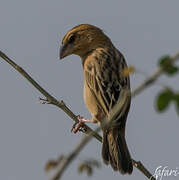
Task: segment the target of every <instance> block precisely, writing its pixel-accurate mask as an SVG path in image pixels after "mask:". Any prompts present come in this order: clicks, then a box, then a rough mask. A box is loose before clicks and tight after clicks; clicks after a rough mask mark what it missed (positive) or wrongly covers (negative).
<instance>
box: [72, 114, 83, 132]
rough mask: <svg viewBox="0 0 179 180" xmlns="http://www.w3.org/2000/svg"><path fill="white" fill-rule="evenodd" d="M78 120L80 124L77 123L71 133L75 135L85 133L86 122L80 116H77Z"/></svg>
mask: <svg viewBox="0 0 179 180" xmlns="http://www.w3.org/2000/svg"><path fill="white" fill-rule="evenodd" d="M77 119H78V121H79V122H75V123H74V124H73V126H72V129H71V132H74V133H75V134H76V133H77V132H78V131H82V132H83V131H84V130H83V126H84V122H83V119H84V118H83V117H81V116H80V115H78V116H77Z"/></svg>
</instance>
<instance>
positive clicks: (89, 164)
mask: <svg viewBox="0 0 179 180" xmlns="http://www.w3.org/2000/svg"><path fill="white" fill-rule="evenodd" d="M100 167H101V163H100V162H99V161H97V160H95V159H92V160H85V161H83V162H82V163H81V164H80V165H79V166H78V173H79V174H81V173H83V172H86V173H87V175H88V176H92V175H93V172H94V168H100Z"/></svg>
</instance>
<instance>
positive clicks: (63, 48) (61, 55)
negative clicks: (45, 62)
mask: <svg viewBox="0 0 179 180" xmlns="http://www.w3.org/2000/svg"><path fill="white" fill-rule="evenodd" d="M65 51H66V46H65V45H61V47H60V53H59V57H60V59H63V58H64V57H65V56H66V53H65Z"/></svg>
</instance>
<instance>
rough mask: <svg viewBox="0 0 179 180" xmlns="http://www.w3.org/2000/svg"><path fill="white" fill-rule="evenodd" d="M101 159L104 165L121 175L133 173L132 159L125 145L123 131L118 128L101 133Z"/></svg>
mask: <svg viewBox="0 0 179 180" xmlns="http://www.w3.org/2000/svg"><path fill="white" fill-rule="evenodd" d="M102 157H103V160H104V163H105V164H111V166H112V168H113V169H114V170H116V171H120V172H121V173H122V174H126V173H128V174H131V173H132V171H133V165H132V159H131V157H130V153H129V150H128V147H127V144H126V140H125V134H124V131H121V129H119V128H115V129H111V130H109V131H108V132H103V145H102Z"/></svg>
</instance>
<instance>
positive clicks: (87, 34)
mask: <svg viewBox="0 0 179 180" xmlns="http://www.w3.org/2000/svg"><path fill="white" fill-rule="evenodd" d="M106 42H110V40H109V38H108V37H107V36H106V35H105V34H104V33H103V31H102V30H101V29H99V28H98V27H96V26H93V25H89V24H80V25H78V26H75V27H74V28H72V29H71V30H69V31H68V32H67V33H66V35H65V36H64V38H63V40H62V46H61V48H60V59H63V58H64V57H66V56H69V55H71V54H76V55H79V56H80V57H81V58H84V57H85V56H86V55H87V54H88V53H89V52H91V51H93V50H94V49H96V48H98V47H103V46H104V44H106Z"/></svg>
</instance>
